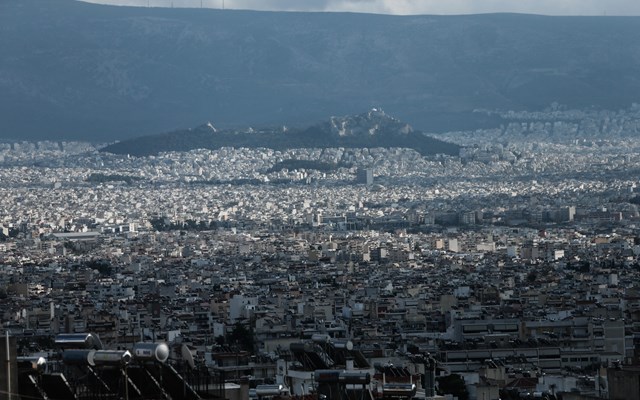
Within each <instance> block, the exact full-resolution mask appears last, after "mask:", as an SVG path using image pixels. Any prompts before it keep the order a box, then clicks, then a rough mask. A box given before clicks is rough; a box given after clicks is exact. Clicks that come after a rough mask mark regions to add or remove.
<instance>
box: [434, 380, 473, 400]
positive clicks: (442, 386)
mask: <svg viewBox="0 0 640 400" xmlns="http://www.w3.org/2000/svg"><path fill="white" fill-rule="evenodd" d="M438 393H439V394H441V395H444V394H450V395H453V396H455V397H457V398H458V399H459V400H469V391H468V390H467V386H466V385H465V384H464V378H462V376H460V375H458V374H451V375H448V376H443V377H439V378H438Z"/></svg>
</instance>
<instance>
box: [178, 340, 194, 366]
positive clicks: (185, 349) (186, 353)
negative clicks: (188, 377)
mask: <svg viewBox="0 0 640 400" xmlns="http://www.w3.org/2000/svg"><path fill="white" fill-rule="evenodd" d="M180 353H181V354H182V359H183V360H184V362H186V363H187V365H189V367H190V368H191V369H195V368H196V363H195V362H194V361H193V354H192V353H191V350H189V346H187V345H186V344H184V343H183V344H182V346H181V347H180Z"/></svg>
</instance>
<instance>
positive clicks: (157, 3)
mask: <svg viewBox="0 0 640 400" xmlns="http://www.w3.org/2000/svg"><path fill="white" fill-rule="evenodd" d="M85 1H88V2H91V3H103V4H114V5H135V6H147V5H150V6H154V7H171V6H174V7H200V5H202V6H203V7H207V8H222V4H223V2H224V6H225V8H229V9H252V10H265V11H267V10H268V11H271V10H273V11H349V12H366V13H381V14H396V15H409V14H476V13H492V12H515V13H529V14H546V15H605V14H606V15H640V1H638V0H85Z"/></svg>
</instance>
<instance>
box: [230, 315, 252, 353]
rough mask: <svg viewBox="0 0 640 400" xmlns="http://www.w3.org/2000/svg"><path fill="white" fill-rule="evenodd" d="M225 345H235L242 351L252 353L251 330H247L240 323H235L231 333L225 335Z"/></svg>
mask: <svg viewBox="0 0 640 400" xmlns="http://www.w3.org/2000/svg"><path fill="white" fill-rule="evenodd" d="M226 343H227V344H236V345H238V346H240V348H242V349H243V350H247V351H249V352H251V353H253V350H254V345H253V329H251V327H249V328H247V327H246V326H245V325H244V324H242V323H241V322H236V324H235V325H234V326H233V329H232V330H231V332H229V333H228V334H227V340H226Z"/></svg>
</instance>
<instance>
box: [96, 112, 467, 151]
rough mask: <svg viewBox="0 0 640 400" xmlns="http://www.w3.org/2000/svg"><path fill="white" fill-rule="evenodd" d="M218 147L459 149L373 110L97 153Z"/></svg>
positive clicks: (127, 144)
mask: <svg viewBox="0 0 640 400" xmlns="http://www.w3.org/2000/svg"><path fill="white" fill-rule="evenodd" d="M221 147H247V148H259V147H264V148H271V149H275V150H283V149H295V148H309V147H314V148H330V147H350V148H365V147H369V148H371V147H386V148H394V147H395V148H398V147H403V148H412V149H415V150H416V151H418V152H420V153H421V154H423V155H429V154H438V153H443V154H451V155H456V154H458V151H459V146H457V145H454V144H451V143H447V142H444V141H441V140H438V139H435V138H433V137H430V136H427V135H425V134H424V133H422V132H420V131H416V130H414V129H413V128H412V127H411V126H410V125H408V124H406V123H404V122H402V121H400V120H398V119H396V118H393V117H391V116H389V115H387V114H386V113H385V112H384V111H382V109H380V108H375V109H372V110H371V111H369V112H367V113H363V114H358V115H352V116H344V117H331V118H330V119H329V120H328V121H324V122H321V123H318V124H314V125H312V126H310V127H306V128H287V127H278V128H262V129H254V128H249V129H241V130H237V129H226V130H220V129H218V128H216V127H215V126H214V125H213V124H212V123H210V122H208V123H206V124H203V125H200V126H198V127H196V128H193V129H186V130H177V131H173V132H169V133H164V134H160V135H150V136H143V137H139V138H134V139H130V140H124V141H121V142H118V143H115V144H112V145H109V146H107V147H105V148H103V149H102V151H104V152H108V153H115V154H129V155H133V156H147V155H154V154H158V153H162V152H171V151H189V150H193V149H198V148H203V149H212V150H214V149H219V148H221Z"/></svg>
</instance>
